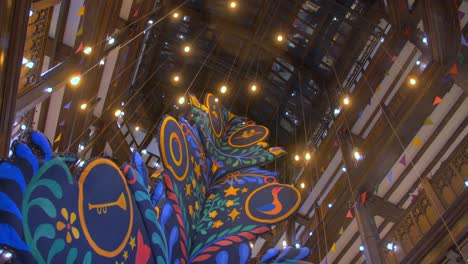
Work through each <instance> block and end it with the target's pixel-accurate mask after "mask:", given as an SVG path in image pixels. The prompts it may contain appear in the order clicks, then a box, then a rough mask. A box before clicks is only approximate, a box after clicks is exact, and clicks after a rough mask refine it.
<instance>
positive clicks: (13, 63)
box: [0, 0, 31, 156]
mask: <svg viewBox="0 0 468 264" xmlns="http://www.w3.org/2000/svg"><path fill="white" fill-rule="evenodd" d="M30 8H31V1H30V0H15V1H0V155H2V156H6V155H8V151H9V147H10V134H11V127H12V124H13V120H14V117H15V104H16V97H17V94H18V81H19V75H20V72H21V66H22V65H21V63H22V59H23V51H24V43H25V37H26V29H27V27H28V19H29V10H30Z"/></svg>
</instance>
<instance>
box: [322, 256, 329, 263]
mask: <svg viewBox="0 0 468 264" xmlns="http://www.w3.org/2000/svg"><path fill="white" fill-rule="evenodd" d="M322 264H328V261H327V257H326V256H325V258H324V259H323V262H322Z"/></svg>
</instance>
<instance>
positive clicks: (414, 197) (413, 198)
mask: <svg viewBox="0 0 468 264" xmlns="http://www.w3.org/2000/svg"><path fill="white" fill-rule="evenodd" d="M410 197H411V202H414V201H415V200H416V197H418V196H417V195H416V194H410Z"/></svg>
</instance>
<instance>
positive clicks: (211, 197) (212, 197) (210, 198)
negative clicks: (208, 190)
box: [208, 194, 216, 200]
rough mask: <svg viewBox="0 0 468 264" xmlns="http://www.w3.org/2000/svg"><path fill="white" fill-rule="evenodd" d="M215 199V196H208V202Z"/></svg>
mask: <svg viewBox="0 0 468 264" xmlns="http://www.w3.org/2000/svg"><path fill="white" fill-rule="evenodd" d="M215 197H216V195H214V194H210V196H208V200H213V199H214V198H215Z"/></svg>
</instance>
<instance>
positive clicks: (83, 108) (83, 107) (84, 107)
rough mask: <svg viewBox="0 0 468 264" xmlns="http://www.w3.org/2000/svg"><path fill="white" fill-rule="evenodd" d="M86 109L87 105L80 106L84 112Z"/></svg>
mask: <svg viewBox="0 0 468 264" xmlns="http://www.w3.org/2000/svg"><path fill="white" fill-rule="evenodd" d="M86 107H88V104H81V105H80V108H81V110H85V109H86Z"/></svg>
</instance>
